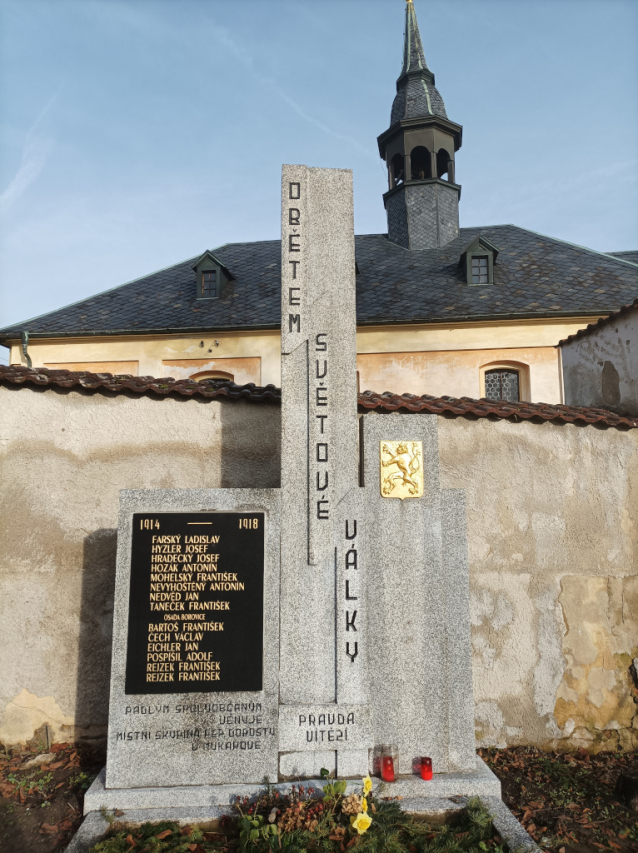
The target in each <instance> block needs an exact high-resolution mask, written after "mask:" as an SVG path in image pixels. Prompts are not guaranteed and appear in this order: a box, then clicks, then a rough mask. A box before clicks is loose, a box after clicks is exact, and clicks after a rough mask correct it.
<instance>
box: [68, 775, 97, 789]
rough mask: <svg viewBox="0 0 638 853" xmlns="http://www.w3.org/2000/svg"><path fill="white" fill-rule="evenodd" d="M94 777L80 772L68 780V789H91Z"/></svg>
mask: <svg viewBox="0 0 638 853" xmlns="http://www.w3.org/2000/svg"><path fill="white" fill-rule="evenodd" d="M94 779H95V776H91V775H89V774H88V773H84V771H80V773H77V774H76V775H75V776H71V777H70V778H69V787H70V788H75V787H76V786H78V787H80V788H81V789H82V790H83V791H86V790H87V789H88V788H90V787H91V784H92V783H93V780H94Z"/></svg>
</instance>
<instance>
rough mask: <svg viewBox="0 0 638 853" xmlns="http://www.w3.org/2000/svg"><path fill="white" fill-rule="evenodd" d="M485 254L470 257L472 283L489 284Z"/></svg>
mask: <svg viewBox="0 0 638 853" xmlns="http://www.w3.org/2000/svg"><path fill="white" fill-rule="evenodd" d="M487 262H488V257H487V255H479V257H474V258H472V284H489V266H488V263H487Z"/></svg>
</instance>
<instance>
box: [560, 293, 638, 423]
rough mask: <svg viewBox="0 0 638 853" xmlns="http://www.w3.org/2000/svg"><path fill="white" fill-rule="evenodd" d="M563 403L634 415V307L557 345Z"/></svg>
mask: <svg viewBox="0 0 638 853" xmlns="http://www.w3.org/2000/svg"><path fill="white" fill-rule="evenodd" d="M561 351H562V360H563V382H564V387H565V403H566V404H567V405H568V406H603V407H605V408H608V409H613V411H614V412H618V413H619V414H630V415H638V306H637V307H635V308H634V309H633V310H630V311H628V312H627V313H625V314H622V315H621V316H619V317H617V318H616V319H615V320H613V321H610V322H606V323H603V324H601V325H600V327H598V328H595V329H593V330H592V331H591V332H588V333H587V334H585V335H582V336H576V337H574V338H573V339H572V340H568V341H566V342H565V343H563V344H561Z"/></svg>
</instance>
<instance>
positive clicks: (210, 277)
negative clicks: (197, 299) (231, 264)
mask: <svg viewBox="0 0 638 853" xmlns="http://www.w3.org/2000/svg"><path fill="white" fill-rule="evenodd" d="M215 296H217V270H203V271H202V298H203V299H213V298H214V297H215Z"/></svg>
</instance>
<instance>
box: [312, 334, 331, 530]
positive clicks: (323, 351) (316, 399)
mask: <svg viewBox="0 0 638 853" xmlns="http://www.w3.org/2000/svg"><path fill="white" fill-rule="evenodd" d="M328 352H329V350H328V335H327V334H326V333H325V332H320V333H319V334H318V335H316V336H315V341H314V357H313V359H312V367H313V368H314V369H312V368H311V370H312V373H311V377H310V378H311V388H312V391H311V394H310V401H309V402H310V412H309V415H310V418H309V420H310V425H311V426H310V429H311V430H312V428H313V426H314V433H315V436H314V444H315V453H314V460H313V459H312V458H311V460H310V463H311V470H312V468H313V463H314V471H313V473H312V474H311V478H310V486H311V489H310V494H311V498H310V507H309V509H310V512H311V514H313V515H315V514H316V516H315V517H316V518H317V519H318V520H319V521H328V520H329V518H330V488H329V486H330V479H331V473H330V467H331V464H332V460H331V459H330V440H329V439H330V427H331V423H330V410H329V407H328V378H329V377H328V373H329V370H328V364H329V359H328ZM313 416H314V417H313ZM313 421H314V424H313ZM313 485H314V489H313ZM313 492H314V494H313Z"/></svg>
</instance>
